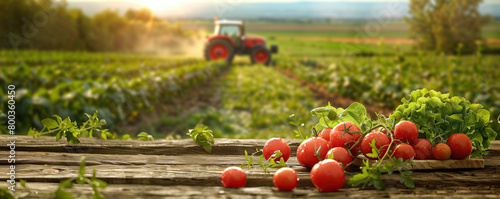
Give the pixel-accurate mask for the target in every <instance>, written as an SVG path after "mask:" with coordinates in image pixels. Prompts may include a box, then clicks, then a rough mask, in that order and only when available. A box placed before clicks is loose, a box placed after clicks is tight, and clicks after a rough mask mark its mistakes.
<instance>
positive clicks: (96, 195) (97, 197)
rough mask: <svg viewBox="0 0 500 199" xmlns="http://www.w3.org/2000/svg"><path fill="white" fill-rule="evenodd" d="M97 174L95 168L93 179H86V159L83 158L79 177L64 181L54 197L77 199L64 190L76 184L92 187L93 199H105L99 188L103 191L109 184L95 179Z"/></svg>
mask: <svg viewBox="0 0 500 199" xmlns="http://www.w3.org/2000/svg"><path fill="white" fill-rule="evenodd" d="M95 174H96V171H95V168H94V170H93V171H92V177H91V178H87V177H85V157H82V158H81V161H80V170H79V172H78V176H77V177H76V178H69V179H66V180H63V181H62V182H61V184H60V185H59V188H57V190H56V191H54V192H53V193H52V194H53V195H54V197H55V198H64V199H74V198H75V197H74V196H73V195H72V194H71V193H69V192H66V191H64V189H66V188H71V187H73V184H74V183H77V184H88V185H90V186H91V187H92V190H93V194H92V198H93V199H105V198H106V197H105V196H104V195H102V194H101V193H100V192H99V188H101V189H103V188H106V187H107V186H108V184H107V183H106V182H104V181H103V180H100V179H97V178H96V177H95Z"/></svg>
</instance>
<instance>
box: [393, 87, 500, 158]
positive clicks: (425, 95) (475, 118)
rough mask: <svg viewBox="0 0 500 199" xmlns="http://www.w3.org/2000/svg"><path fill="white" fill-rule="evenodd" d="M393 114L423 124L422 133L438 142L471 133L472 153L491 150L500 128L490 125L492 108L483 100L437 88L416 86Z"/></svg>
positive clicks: (432, 140) (419, 124)
mask: <svg viewBox="0 0 500 199" xmlns="http://www.w3.org/2000/svg"><path fill="white" fill-rule="evenodd" d="M401 102H403V104H401V105H399V106H398V107H397V108H396V110H395V111H394V113H393V114H392V115H391V116H390V118H391V119H393V120H394V121H395V122H399V121H402V120H408V121H412V122H414V123H415V124H416V125H417V126H418V128H419V134H423V135H425V137H426V138H427V140H429V141H430V142H431V143H433V144H435V143H437V142H443V141H445V140H447V139H448V138H449V137H450V136H451V135H452V134H454V133H457V132H460V133H463V134H465V135H467V136H468V137H469V139H470V140H471V142H472V146H473V147H474V149H475V150H474V151H473V153H472V154H471V157H477V156H482V155H485V154H487V153H488V151H487V149H488V148H489V145H490V143H491V141H493V140H494V139H495V138H496V136H497V132H495V131H494V130H493V129H492V128H491V126H490V123H491V121H490V112H489V111H488V110H486V109H484V108H483V106H482V105H481V104H472V103H471V102H470V101H469V100H467V99H465V98H463V97H458V96H454V97H451V98H450V94H441V92H437V91H434V90H430V91H429V90H427V89H425V88H424V89H422V90H415V91H413V92H411V94H410V96H409V99H406V98H403V99H402V100H401Z"/></svg>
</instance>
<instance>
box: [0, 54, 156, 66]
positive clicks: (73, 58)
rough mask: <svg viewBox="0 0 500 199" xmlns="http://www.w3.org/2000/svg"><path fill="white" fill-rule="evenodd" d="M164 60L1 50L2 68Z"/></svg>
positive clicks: (138, 55)
mask: <svg viewBox="0 0 500 199" xmlns="http://www.w3.org/2000/svg"><path fill="white" fill-rule="evenodd" d="M151 60H162V59H161V58H159V57H157V56H155V55H141V54H126V53H90V52H73V51H33V50H18V51H12V50H0V66H8V65H19V64H27V65H30V66H38V65H50V64H58V63H70V64H75V63H104V64H109V63H115V62H117V63H128V62H138V61H151Z"/></svg>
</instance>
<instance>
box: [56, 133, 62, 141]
mask: <svg viewBox="0 0 500 199" xmlns="http://www.w3.org/2000/svg"><path fill="white" fill-rule="evenodd" d="M62 135H63V132H62V131H59V133H57V135H56V141H59V140H60V139H61V138H62Z"/></svg>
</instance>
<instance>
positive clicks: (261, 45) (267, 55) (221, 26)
mask: <svg viewBox="0 0 500 199" xmlns="http://www.w3.org/2000/svg"><path fill="white" fill-rule="evenodd" d="M277 52H278V46H276V45H271V49H268V48H267V47H266V39H265V38H263V37H259V36H256V35H247V34H245V25H244V22H242V21H233V20H216V21H215V31H214V34H213V35H210V36H208V37H207V40H206V42H205V49H204V55H205V59H207V60H218V59H224V60H226V61H227V62H231V61H232V60H233V58H234V56H235V55H236V54H240V55H241V54H249V55H250V60H251V61H252V63H260V64H265V65H267V64H269V62H270V61H271V53H277Z"/></svg>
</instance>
